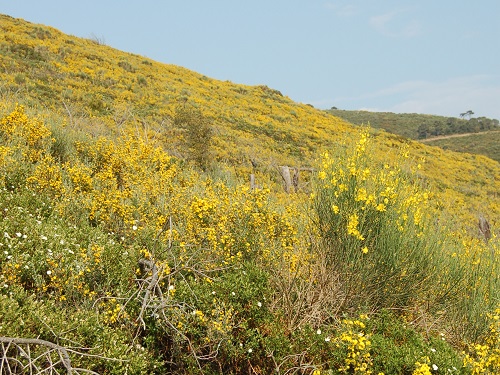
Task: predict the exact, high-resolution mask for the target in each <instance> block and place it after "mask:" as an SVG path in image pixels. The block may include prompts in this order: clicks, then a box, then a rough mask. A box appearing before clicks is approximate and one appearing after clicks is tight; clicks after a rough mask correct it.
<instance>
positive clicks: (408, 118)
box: [327, 109, 500, 161]
mask: <svg viewBox="0 0 500 375" xmlns="http://www.w3.org/2000/svg"><path fill="white" fill-rule="evenodd" d="M327 112H328V113H331V114H333V115H334V116H338V117H340V118H342V119H344V120H345V121H348V122H350V123H352V124H356V125H363V124H364V125H367V124H370V126H372V127H374V128H378V129H384V130H385V131H388V132H390V133H393V134H398V135H401V136H403V137H407V138H411V139H417V140H426V143H428V144H434V145H436V146H440V143H439V142H437V143H434V142H433V141H432V139H433V138H436V137H442V136H447V135H454V134H470V135H471V137H472V138H470V142H469V140H467V139H462V140H461V141H458V140H457V142H458V143H457V144H456V145H454V141H449V142H447V149H449V150H452V151H457V152H463V151H465V152H468V153H471V154H480V155H484V156H487V157H489V158H491V159H493V160H496V161H500V160H499V159H498V153H497V151H496V150H495V148H496V147H495V145H496V144H498V142H500V133H496V131H500V127H499V122H498V120H496V119H488V118H485V117H478V118H468V119H465V118H456V117H444V116H435V115H422V114H417V113H400V114H397V113H391V112H370V111H347V110H339V109H330V110H328V111H327ZM485 132H491V133H489V137H488V136H485V135H481V133H485ZM474 133H477V134H478V136H477V137H476V136H474ZM479 140H487V142H484V143H482V142H478V141H479ZM429 142H430V143H429ZM465 143H467V147H466V148H465V149H464V148H463V147H462V146H463V145H464V144H465Z"/></svg>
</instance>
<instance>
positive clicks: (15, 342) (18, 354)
mask: <svg viewBox="0 0 500 375" xmlns="http://www.w3.org/2000/svg"><path fill="white" fill-rule="evenodd" d="M68 351H71V352H73V353H76V354H78V355H85V354H83V353H80V352H77V351H75V350H68V349H67V348H65V347H63V346H60V345H57V344H54V343H53V342H50V341H46V340H41V339H27V338H21V337H0V374H55V375H58V374H63V373H66V374H68V375H79V374H83V373H87V374H95V375H99V374H98V373H97V372H94V371H91V370H86V369H82V368H76V367H73V366H72V365H71V360H70V357H69V354H68Z"/></svg>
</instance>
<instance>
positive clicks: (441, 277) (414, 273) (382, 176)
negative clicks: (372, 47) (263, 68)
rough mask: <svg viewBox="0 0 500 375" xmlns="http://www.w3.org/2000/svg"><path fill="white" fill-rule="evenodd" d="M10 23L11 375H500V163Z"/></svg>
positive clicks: (1, 126)
mask: <svg viewBox="0 0 500 375" xmlns="http://www.w3.org/2000/svg"><path fill="white" fill-rule="evenodd" d="M1 21H2V22H1V24H0V28H1V29H2V33H1V34H0V49H1V51H2V54H1V55H0V63H1V66H2V71H0V76H1V77H2V81H1V82H2V83H1V87H0V88H1V91H0V97H1V99H2V100H1V101H0V169H1V175H0V176H1V179H0V188H1V190H0V213H1V214H0V223H1V224H0V225H1V233H2V239H1V240H0V285H1V288H0V342H1V348H2V352H1V355H2V356H3V361H2V362H1V363H0V367H1V370H0V372H1V373H9V371H10V372H14V373H15V372H16V371H17V372H19V373H23V372H22V371H21V370H20V369H21V367H22V366H28V367H29V366H31V368H30V369H29V370H35V368H34V367H35V366H37V367H38V370H43V369H47V368H49V367H50V366H51V363H52V369H53V370H57V371H59V372H60V373H63V372H64V370H65V369H67V368H68V367H71V368H73V369H75V370H74V372H75V373H84V370H82V369H87V370H90V371H94V372H97V373H103V374H105V373H110V374H111V373H113V374H123V373H129V374H151V373H157V374H164V373H177V374H192V373H206V374H215V373H224V374H227V373H235V374H236V373H249V374H252V373H277V374H291V373H303V374H315V375H319V374H353V373H355V374H372V373H373V374H377V373H385V374H429V373H442V374H445V373H446V374H447V373H457V374H459V373H465V374H468V373H477V374H479V373H485V372H487V371H490V373H495V372H498V369H499V368H500V356H499V355H500V339H499V336H498V332H499V331H498V330H499V328H500V327H498V324H499V321H500V319H499V316H500V310H498V308H499V306H498V299H499V297H500V296H499V293H500V285H499V283H500V280H499V278H498V275H499V274H500V272H499V271H500V270H499V269H498V267H499V265H498V261H496V258H495V257H496V256H498V252H499V251H500V249H499V243H498V229H497V226H498V223H499V220H500V207H499V201H498V197H497V192H498V191H499V190H500V189H499V187H500V180H499V176H500V166H499V164H498V163H497V162H494V161H492V160H491V159H488V158H483V157H480V156H472V155H462V154H455V153H451V152H446V151H443V150H440V149H437V148H431V147H427V146H424V145H422V144H419V143H417V142H412V141H408V140H406V139H403V138H400V137H397V136H394V135H390V134H387V133H385V132H380V131H377V130H371V129H368V128H359V127H353V126H351V125H350V124H348V123H346V122H343V121H342V120H340V119H338V118H337V117H334V116H331V115H329V114H326V113H324V112H321V111H317V110H315V109H314V108H311V107H309V106H305V105H300V104H296V103H293V102H292V101H291V100H289V99H288V98H286V97H284V96H282V95H281V93H279V92H277V91H276V90H272V89H270V88H267V87H266V86H258V87H248V86H242V85H235V84H232V83H229V82H219V81H216V80H212V79H209V78H206V77H203V76H201V75H198V74H196V73H193V72H190V71H187V70H185V69H183V68H179V67H174V66H169V65H162V64H159V63H156V62H153V61H150V60H148V59H145V58H143V57H139V56H135V55H130V54H125V53H122V52H119V51H116V50H113V49H111V48H109V47H107V46H103V45H100V44H99V43H96V42H95V41H89V40H82V39H78V38H74V37H70V36H67V35H64V34H62V33H60V32H58V31H57V30H54V29H51V28H48V27H44V26H38V25H32V24H29V23H26V22H24V21H22V20H15V19H12V18H10V17H7V16H1ZM280 165H281V166H283V165H289V166H294V167H297V171H301V174H300V179H297V178H298V174H295V176H296V177H295V179H294V181H295V182H296V185H295V186H296V188H297V189H296V190H297V193H294V194H286V193H285V192H284V190H283V188H282V186H281V179H282V177H281V175H279V173H278V172H277V167H278V166H280ZM299 167H307V168H304V169H302V170H300V168H299ZM250 173H252V174H253V175H254V176H255V177H256V182H257V184H256V187H255V188H250V185H249V183H248V178H249V175H250ZM296 173H297V172H296ZM479 214H480V215H481V216H482V217H483V222H484V220H486V222H488V223H489V226H490V228H489V230H488V231H486V230H485V228H483V232H482V234H481V235H479V234H478V230H477V220H478V215H479ZM30 340H31V341H30ZM28 347H29V349H30V350H29V351H28V349H27V348H28ZM20 353H21V354H20ZM36 358H39V359H40V360H38V361H37V360H35V359H36ZM30 359H31V360H32V361H31V362H30ZM16 361H17V362H16ZM70 361H71V362H70ZM7 366H10V368H8V367H7ZM79 369H80V370H79ZM29 370H28V369H26V370H24V371H25V372H24V373H29ZM35 372H36V371H35Z"/></svg>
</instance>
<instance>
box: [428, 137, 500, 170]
mask: <svg viewBox="0 0 500 375" xmlns="http://www.w3.org/2000/svg"><path fill="white" fill-rule="evenodd" d="M422 142H425V143H426V144H428V145H431V146H438V147H441V148H442V149H444V150H451V151H456V152H468V153H469V154H479V155H484V156H487V157H489V158H491V159H493V160H496V161H498V162H499V163H500V130H497V131H485V132H481V133H467V134H456V135H454V136H441V137H434V138H428V139H425V140H422Z"/></svg>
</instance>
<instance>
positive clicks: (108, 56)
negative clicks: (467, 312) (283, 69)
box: [0, 16, 500, 222]
mask: <svg viewBox="0 0 500 375" xmlns="http://www.w3.org/2000/svg"><path fill="white" fill-rule="evenodd" d="M1 20H2V22H1V28H2V34H1V36H0V50H1V51H2V53H1V57H0V59H1V60H0V63H1V66H2V71H1V73H0V76H1V79H2V80H1V82H2V83H1V86H0V88H1V93H2V98H3V99H4V102H10V103H12V102H13V101H21V102H22V103H24V104H27V105H28V106H30V107H35V106H36V107H38V108H41V107H42V108H44V110H42V111H45V113H46V117H48V118H50V117H52V118H56V117H57V118H61V116H62V117H64V118H65V121H66V122H67V123H68V124H69V126H72V127H75V128H80V129H83V130H86V131H88V132H91V133H93V134H95V135H99V134H111V133H114V134H117V133H119V132H120V131H122V130H124V129H126V128H129V129H134V131H136V132H139V133H141V134H144V136H146V137H150V138H152V137H155V138H157V139H160V140H162V141H163V144H164V147H165V149H166V150H167V151H169V152H170V153H172V154H174V155H180V156H182V155H183V153H184V150H183V149H182V147H181V146H180V142H181V140H182V134H181V133H180V132H179V129H176V128H175V127H173V126H172V121H171V119H172V116H173V114H174V112H175V108H176V107H177V106H179V105H186V103H187V105H193V106H196V107H199V108H200V109H201V110H202V111H203V112H204V113H205V114H206V115H208V116H210V117H211V118H213V120H214V124H215V128H216V129H215V130H216V137H215V144H214V156H215V158H216V160H218V161H220V162H225V163H227V164H229V165H231V166H233V167H236V170H237V171H238V173H239V176H240V177H241V178H245V179H246V178H247V175H248V173H249V172H250V171H251V170H252V169H251V163H250V160H251V159H253V160H255V161H256V162H257V163H258V165H259V170H261V171H269V170H272V169H274V168H275V167H276V166H277V165H280V164H289V165H299V166H304V165H311V164H314V160H315V158H316V157H317V155H318V154H319V152H321V151H322V150H325V149H331V148H335V146H336V145H337V144H338V142H339V141H340V140H342V139H346V135H347V138H349V136H348V134H352V133H354V132H357V131H358V129H357V128H356V127H352V126H351V125H349V124H348V123H346V122H345V121H343V120H341V119H340V118H338V117H335V116H332V115H330V114H328V113H325V112H323V111H319V110H316V109H314V108H311V107H309V106H307V105H302V104H297V103H294V102H293V101H291V100H290V99H289V98H287V97H284V96H282V95H281V94H280V93H279V92H277V91H275V90H272V89H269V88H267V87H266V86H256V87H251V86H244V85H238V84H233V83H231V82H227V81H226V82H222V81H217V80H214V79H211V78H207V77H205V76H203V75H201V74H198V73H195V72H192V71H189V70H187V69H184V68H181V67H178V66H173V65H166V64H160V63H157V62H154V61H151V60H150V59H147V58H145V57H142V56H137V55H133V54H130V53H124V52H121V51H117V50H115V49H113V48H110V47H108V46H103V45H99V44H98V43H96V42H95V41H91V40H85V39H80V38H75V37H72V36H68V35H65V34H63V33H60V32H59V31H57V30H55V29H53V28H50V27H45V26H40V25H33V24H30V23H27V22H25V21H22V20H17V19H13V18H10V17H8V16H2V18H1ZM9 108H12V105H10V107H9ZM3 111H5V109H4V110H3ZM38 111H39V112H40V109H38ZM54 121H55V120H54ZM376 139H377V142H378V147H377V150H378V152H377V154H376V155H373V156H374V158H375V159H380V160H383V159H384V157H386V154H387V151H388V150H390V149H392V148H394V147H395V146H398V145H401V144H402V143H408V144H409V150H410V154H411V156H412V157H413V158H414V159H415V160H416V161H417V162H419V161H420V160H422V159H423V158H425V159H426V161H427V163H425V164H423V168H422V170H421V171H420V173H421V176H422V177H423V178H425V179H426V180H427V181H428V182H430V183H432V184H434V185H437V186H438V187H439V189H440V191H441V193H442V200H443V203H444V204H445V205H449V206H451V205H456V204H457V202H460V207H461V208H463V209H464V210H463V211H460V212H459V213H458V214H459V215H460V216H462V217H463V218H465V219H466V220H470V221H471V222H472V221H473V220H474V221H475V217H476V216H477V213H478V212H482V213H484V214H486V215H487V216H488V217H490V218H491V220H492V221H494V222H498V221H499V218H500V207H499V204H498V201H497V200H496V199H493V197H495V194H496V192H498V191H499V190H500V181H499V177H498V176H500V166H499V164H498V163H497V162H494V161H492V160H489V159H487V158H484V157H480V156H471V155H464V154H455V153H451V152H444V151H442V150H439V149H435V148H432V147H427V146H423V145H421V144H418V143H416V142H412V141H407V140H405V139H402V138H399V137H397V136H394V135H390V134H386V133H384V132H377V137H376Z"/></svg>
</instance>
